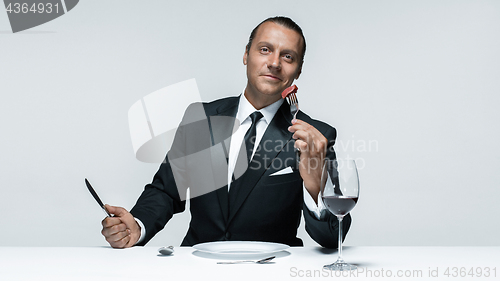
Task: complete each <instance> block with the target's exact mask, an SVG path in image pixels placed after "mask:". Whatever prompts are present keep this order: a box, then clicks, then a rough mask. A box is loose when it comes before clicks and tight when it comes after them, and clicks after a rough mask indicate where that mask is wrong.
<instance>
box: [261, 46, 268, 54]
mask: <svg viewBox="0 0 500 281" xmlns="http://www.w3.org/2000/svg"><path fill="white" fill-rule="evenodd" d="M260 51H261V52H263V53H267V52H269V49H268V48H267V47H262V48H260Z"/></svg>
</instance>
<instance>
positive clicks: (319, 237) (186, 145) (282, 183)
mask: <svg viewBox="0 0 500 281" xmlns="http://www.w3.org/2000/svg"><path fill="white" fill-rule="evenodd" d="M238 101H239V98H238V97H230V98H225V99H221V100H216V101H214V102H211V103H203V104H197V105H192V106H190V108H189V109H188V110H187V111H186V114H185V116H184V119H183V123H184V124H196V123H197V124H202V126H182V125H181V126H180V127H179V129H178V130H177V133H176V137H175V140H174V144H173V149H171V150H170V151H169V153H168V154H167V157H166V159H165V161H164V163H162V164H161V166H160V168H159V170H158V172H157V173H156V174H155V176H154V178H153V181H152V183H151V184H148V185H146V187H145V189H144V191H143V192H142V194H141V196H140V197H139V199H138V201H137V203H136V205H135V206H134V207H133V208H132V210H131V213H132V215H133V216H134V217H136V218H138V219H140V220H141V221H142V223H143V224H144V226H145V228H146V236H145V238H144V240H143V241H142V242H141V243H140V244H139V245H144V244H146V243H147V242H148V241H149V240H150V239H151V238H152V237H153V236H154V235H155V234H156V233H157V232H158V231H160V230H161V229H163V227H164V226H165V224H166V223H167V222H168V220H169V219H170V218H171V217H172V215H173V214H175V213H179V212H182V211H184V209H185V200H183V199H184V194H185V190H186V189H187V188H188V187H189V188H190V193H191V199H190V200H191V201H190V204H191V207H190V211H191V222H190V225H189V229H188V231H187V234H186V236H185V238H184V240H183V242H182V246H192V245H194V244H197V243H202V242H211V241H227V240H233V241H267V242H278V243H284V244H288V245H290V246H302V245H303V244H302V240H300V239H299V238H297V227H298V226H299V223H300V218H301V214H302V213H303V214H304V218H305V222H306V231H307V232H308V233H309V235H310V236H311V237H312V238H313V239H314V240H315V241H316V242H318V243H319V244H320V245H322V246H323V247H327V248H336V247H337V241H338V222H337V218H336V217H335V216H333V215H332V214H331V213H329V212H323V214H322V216H321V218H320V219H319V220H318V219H317V218H316V217H315V216H314V214H312V213H311V212H310V211H309V210H308V209H307V207H306V206H305V205H304V200H303V187H302V178H301V177H300V174H299V171H298V169H297V166H296V154H295V151H294V140H293V138H292V133H290V132H289V131H288V127H289V126H290V125H291V119H292V116H291V114H290V109H289V106H288V104H287V103H286V102H284V103H283V105H282V106H281V107H280V108H279V110H278V111H277V113H276V115H275V116H274V118H273V120H272V121H271V123H270V124H269V126H268V128H267V130H266V132H265V133H264V135H263V137H262V140H261V142H260V144H259V146H258V147H257V148H256V152H255V155H254V157H253V159H252V162H251V163H250V164H249V167H248V169H247V171H246V172H245V173H244V174H243V176H242V177H241V178H239V179H238V180H241V181H242V182H243V184H241V185H240V186H239V188H238V193H237V195H236V199H235V200H234V201H232V202H231V203H229V202H228V192H227V162H225V163H224V160H225V161H227V159H224V160H223V161H221V160H220V157H212V158H213V159H211V160H210V161H209V162H210V163H211V165H202V167H194V168H193V167H192V165H191V164H193V163H191V164H190V163H189V161H190V160H189V159H188V160H186V159H185V158H186V157H184V156H186V155H187V154H195V153H196V152H199V151H202V152H200V153H203V152H205V153H207V154H206V155H207V157H208V158H210V154H211V155H214V152H213V149H214V148H215V147H219V148H220V149H218V150H217V149H215V150H217V151H224V153H225V155H226V156H227V150H228V149H227V148H228V147H229V141H230V136H231V133H232V132H233V124H232V123H233V120H234V119H232V118H224V117H235V116H236V111H237V109H238ZM196 108H198V109H199V108H202V110H201V111H202V114H200V112H199V111H200V110H198V111H196ZM297 119H300V120H303V121H305V122H307V123H309V124H311V125H312V126H314V127H315V128H316V129H318V130H319V131H320V132H321V133H322V134H323V135H324V136H325V137H326V138H327V139H328V141H329V143H328V149H327V157H328V158H330V159H334V158H335V152H334V150H333V144H334V142H335V138H336V130H335V129H334V128H333V127H331V126H329V125H327V124H325V123H323V122H320V121H317V120H314V119H311V118H310V117H309V116H308V115H306V114H304V113H302V112H299V113H298V115H297ZM200 142H206V143H203V144H202V145H200ZM174 147H176V148H175V149H174ZM193 147H195V149H192V148H193ZM179 148H180V149H179ZM205 148H208V149H205ZM210 148H211V149H212V151H210ZM219 156H220V155H219ZM183 157H184V158H183ZM198 157H199V156H198ZM176 159H183V162H182V164H179V163H178V161H177V160H176ZM207 161H208V160H207ZM205 163H206V162H205ZM224 164H225V165H224ZM179 166H180V167H179ZM207 166H210V167H207ZM288 166H291V167H292V168H293V173H289V174H284V175H276V176H270V175H271V174H273V173H275V172H277V171H279V170H281V169H283V168H285V167H288ZM190 175H200V176H197V177H193V176H190ZM224 181H225V182H226V183H224ZM207 185H209V186H211V185H213V186H214V187H215V188H213V189H212V190H210V188H209V189H208V192H207V189H206V188H205V189H203V188H204V187H205V186H207ZM219 186H220V187H221V188H218V189H216V188H217V187H219ZM214 189H215V190H214ZM200 190H201V191H200ZM193 194H194V195H195V196H193ZM350 223H351V218H350V216H349V215H348V216H346V217H345V218H344V220H343V236H344V237H345V234H346V233H347V231H348V229H349V226H350Z"/></svg>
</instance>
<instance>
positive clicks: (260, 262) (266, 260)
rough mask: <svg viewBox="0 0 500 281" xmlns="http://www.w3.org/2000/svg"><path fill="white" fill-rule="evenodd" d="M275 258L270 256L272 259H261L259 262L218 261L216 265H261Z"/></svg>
mask: <svg viewBox="0 0 500 281" xmlns="http://www.w3.org/2000/svg"><path fill="white" fill-rule="evenodd" d="M275 257H276V256H272V257H268V258H265V259H261V260H258V261H220V262H218V263H217V264H235V263H259V264H262V263H268V262H270V261H271V260H272V259H274V258H275Z"/></svg>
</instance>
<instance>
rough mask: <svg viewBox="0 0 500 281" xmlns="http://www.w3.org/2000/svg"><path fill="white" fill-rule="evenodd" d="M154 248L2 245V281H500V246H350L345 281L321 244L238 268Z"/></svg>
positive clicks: (184, 250)
mask: <svg viewBox="0 0 500 281" xmlns="http://www.w3.org/2000/svg"><path fill="white" fill-rule="evenodd" d="M157 250H158V248H157V247H134V248H131V249H124V250H118V249H111V248H109V247H74V248H70V247H0V280H2V281H3V280H5V281H7V280H8V281H12V280H86V281H89V280H90V281H95V280H119V281H122V280H136V281H137V280H160V279H163V280H166V279H174V278H175V279H181V278H183V279H185V278H188V279H185V280H195V279H194V278H197V279H196V280H216V279H218V280H229V279H237V280H276V281H279V280H284V279H292V280H294V279H309V280H327V279H329V278H330V279H331V278H334V279H335V280H338V279H350V280H446V279H449V280H500V247H346V248H344V253H343V256H344V259H345V260H346V261H348V262H351V263H354V264H357V265H358V267H359V269H358V271H355V272H353V273H352V274H351V275H349V274H348V273H344V277H342V276H340V277H337V276H335V273H334V272H330V271H324V270H322V267H323V265H325V264H328V263H332V262H334V261H335V260H336V258H337V252H336V251H333V250H327V249H322V248H320V247H292V248H289V249H288V250H287V251H285V252H280V253H278V254H277V258H276V259H275V260H274V263H272V264H236V265H220V264H216V262H217V261H221V259H214V258H210V257H209V256H207V254H203V253H200V252H198V251H195V250H194V249H193V248H191V247H176V248H175V253H174V255H173V256H159V255H158V252H157ZM447 269H448V276H447V275H446V270H447ZM471 269H472V270H473V271H474V273H475V274H474V276H472V275H470V273H471V271H470V270H471ZM479 271H481V272H482V276H481V277H479V276H477V273H478V272H479ZM487 271H489V277H484V274H485V273H486V272H487ZM388 275H391V276H390V277H389V276H388ZM397 275H402V277H397ZM405 275H406V276H405ZM430 275H431V276H430ZM432 275H437V276H436V277H434V276H432Z"/></svg>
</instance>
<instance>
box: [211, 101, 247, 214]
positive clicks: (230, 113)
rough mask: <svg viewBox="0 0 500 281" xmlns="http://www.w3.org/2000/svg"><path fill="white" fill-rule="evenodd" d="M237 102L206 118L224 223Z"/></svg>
mask: <svg viewBox="0 0 500 281" xmlns="http://www.w3.org/2000/svg"><path fill="white" fill-rule="evenodd" d="M238 100H239V99H238V98H234V99H231V100H229V101H228V102H227V103H226V104H224V105H223V106H221V107H220V108H219V109H218V110H217V112H216V113H215V114H214V115H212V116H208V119H209V122H208V123H209V126H210V134H211V136H210V137H211V140H212V151H213V152H214V154H215V155H212V170H213V173H214V177H215V178H216V179H218V182H217V183H216V184H217V186H221V188H218V189H217V190H216V194H217V197H218V199H219V204H220V207H221V211H222V214H223V215H224V219H225V220H226V222H227V221H228V218H229V204H228V193H227V172H228V166H227V163H228V162H227V158H228V154H229V144H230V142H231V136H232V134H233V132H235V131H236V130H237V128H238V126H239V123H238V122H235V117H236V111H237V110H238ZM222 155H224V156H225V158H226V159H225V161H221V159H220V158H221V156H222Z"/></svg>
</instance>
